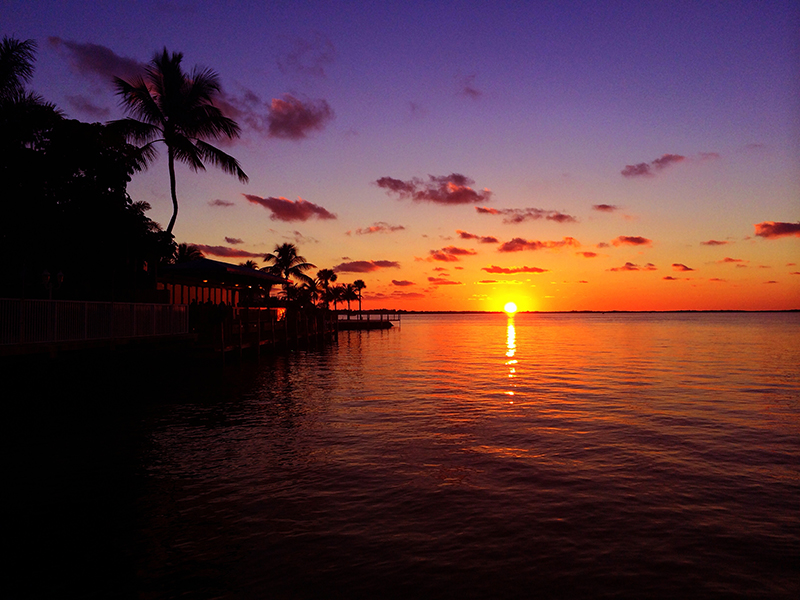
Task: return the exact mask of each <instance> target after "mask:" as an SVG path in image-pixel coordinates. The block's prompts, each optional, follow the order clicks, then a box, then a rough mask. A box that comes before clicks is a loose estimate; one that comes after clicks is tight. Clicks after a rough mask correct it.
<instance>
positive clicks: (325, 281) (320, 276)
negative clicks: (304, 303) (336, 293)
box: [317, 269, 338, 308]
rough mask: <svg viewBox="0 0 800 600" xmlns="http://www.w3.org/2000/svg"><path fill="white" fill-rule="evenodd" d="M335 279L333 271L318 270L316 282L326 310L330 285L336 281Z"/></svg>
mask: <svg viewBox="0 0 800 600" xmlns="http://www.w3.org/2000/svg"><path fill="white" fill-rule="evenodd" d="M337 278H338V277H337V275H336V272H335V271H334V270H333V269H320V270H319V271H317V282H318V283H319V287H320V288H321V289H322V300H323V302H324V303H325V307H326V308H327V306H328V301H329V300H330V298H329V296H330V294H329V291H330V287H331V283H333V282H334V281H336V279H337Z"/></svg>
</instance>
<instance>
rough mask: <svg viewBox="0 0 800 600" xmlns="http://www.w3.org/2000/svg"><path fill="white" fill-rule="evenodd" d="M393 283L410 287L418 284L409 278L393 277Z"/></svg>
mask: <svg viewBox="0 0 800 600" xmlns="http://www.w3.org/2000/svg"><path fill="white" fill-rule="evenodd" d="M392 285H396V286H398V287H408V286H409V285H416V283H414V282H413V281H408V280H407V279H401V280H399V281H398V280H397V279H392Z"/></svg>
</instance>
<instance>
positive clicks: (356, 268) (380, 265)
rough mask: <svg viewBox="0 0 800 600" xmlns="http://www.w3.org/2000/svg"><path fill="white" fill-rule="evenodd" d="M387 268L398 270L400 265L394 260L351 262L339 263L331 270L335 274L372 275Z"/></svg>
mask: <svg viewBox="0 0 800 600" xmlns="http://www.w3.org/2000/svg"><path fill="white" fill-rule="evenodd" d="M389 268H394V269H399V268H400V263H399V262H396V261H394V260H353V261H350V262H343V263H340V264H338V265H336V266H335V267H333V270H334V271H336V272H337V273H372V272H373V271H377V270H378V269H389Z"/></svg>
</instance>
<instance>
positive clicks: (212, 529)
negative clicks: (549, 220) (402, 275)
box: [11, 313, 800, 598]
mask: <svg viewBox="0 0 800 600" xmlns="http://www.w3.org/2000/svg"><path fill="white" fill-rule="evenodd" d="M171 369H173V370H171V372H172V373H173V375H171V376H169V377H165V376H164V375H163V359H157V358H153V359H152V360H143V361H133V362H131V361H130V360H128V359H125V360H122V359H107V360H105V361H104V362H103V364H102V365H98V364H95V363H89V362H86V361H80V362H77V363H73V364H71V365H70V368H69V369H66V368H63V367H60V368H59V371H58V373H57V374H56V376H54V377H43V378H40V379H38V380H37V381H31V380H28V383H29V388H28V389H30V390H31V391H30V392H29V393H28V396H27V398H28V399H29V401H28V402H27V403H26V404H25V407H24V408H19V409H17V412H18V413H19V414H18V415H17V414H16V413H15V417H16V421H17V423H19V426H18V427H15V428H14V429H15V431H14V432H12V434H11V439H12V441H13V445H14V448H15V449H16V451H17V454H18V456H19V457H20V459H21V460H19V461H15V462H16V463H17V464H18V467H17V469H16V471H15V472H14V473H13V474H12V476H11V477H12V482H13V484H14V485H12V486H11V487H12V488H13V489H14V490H15V492H14V494H15V497H16V499H17V500H18V503H17V506H16V514H17V515H18V519H17V523H18V525H17V527H15V528H14V535H15V538H14V540H15V542H16V540H19V541H18V542H16V546H17V547H18V552H17V559H18V561H19V563H20V564H19V566H20V567H25V566H30V565H36V571H37V572H36V575H35V576H33V577H30V578H27V577H26V578H22V585H21V587H20V589H21V592H20V594H19V596H20V597H22V596H25V595H28V596H31V597H37V596H41V594H42V593H43V592H48V593H60V592H68V591H73V592H75V591H79V595H83V596H92V595H95V596H97V597H110V596H113V595H119V596H121V597H138V598H172V597H181V598H213V597H231V598H331V597H334V598H335V597H341V598H380V597H398V598H406V597H407V598H414V597H441V598H517V597H519V598H534V597H545V598H549V597H553V598H571V597H576V598H579V597H627V598H642V597H647V598H687V597H698V598H705V597H736V596H743V597H763V598H796V597H800V574H799V573H800V567H798V565H800V510H798V509H799V507H800V500H799V498H800V314H797V313H794V314H668V315H659V314H653V315H650V314H648V315H631V314H629V315H527V314H523V315H517V316H516V317H515V318H511V319H509V318H507V317H506V316H505V315H448V316H422V315H414V316H408V317H404V318H403V321H402V325H401V327H400V328H395V329H393V330H390V331H373V332H345V333H342V334H341V336H340V340H339V343H338V346H334V347H331V348H327V349H325V350H321V351H309V352H294V353H290V354H287V355H280V356H276V357H269V358H266V359H265V358H262V360H261V362H260V363H255V362H251V363H246V364H244V365H233V366H228V367H226V368H225V369H222V368H220V367H219V366H218V365H216V364H214V365H210V366H209V365H205V366H202V367H198V366H191V365H189V366H187V365H178V366H174V367H171ZM17 471H18V472H17ZM17 529H19V531H17ZM13 568H14V569H15V570H16V566H15V565H14V566H13Z"/></svg>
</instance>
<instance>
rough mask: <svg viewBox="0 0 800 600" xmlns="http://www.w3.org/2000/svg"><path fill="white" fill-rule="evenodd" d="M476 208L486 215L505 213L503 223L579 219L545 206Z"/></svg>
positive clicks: (570, 221)
mask: <svg viewBox="0 0 800 600" xmlns="http://www.w3.org/2000/svg"><path fill="white" fill-rule="evenodd" d="M475 210H476V211H478V212H479V213H480V214H485V215H503V223H523V222H525V221H537V220H539V219H547V220H548V221H555V222H556V223H576V222H577V221H578V219H576V218H575V217H573V216H572V215H568V214H566V213H562V212H559V211H557V210H545V209H543V208H533V207H529V208H487V207H485V206H476V207H475Z"/></svg>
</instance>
